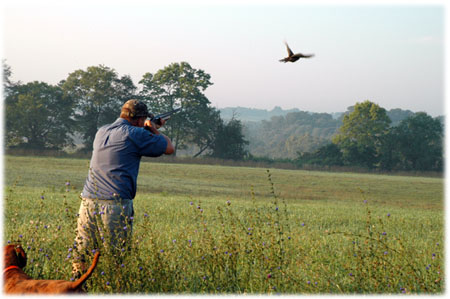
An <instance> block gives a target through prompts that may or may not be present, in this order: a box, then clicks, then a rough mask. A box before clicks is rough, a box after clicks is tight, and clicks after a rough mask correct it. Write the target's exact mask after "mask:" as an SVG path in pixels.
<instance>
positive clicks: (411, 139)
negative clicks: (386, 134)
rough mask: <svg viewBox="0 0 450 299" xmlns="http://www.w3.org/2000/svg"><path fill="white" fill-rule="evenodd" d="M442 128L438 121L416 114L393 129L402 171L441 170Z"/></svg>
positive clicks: (421, 113) (423, 114)
mask: <svg viewBox="0 0 450 299" xmlns="http://www.w3.org/2000/svg"><path fill="white" fill-rule="evenodd" d="M443 131H444V130H443V127H442V124H441V121H440V120H439V119H433V118H432V117H431V116H429V115H427V114H426V113H424V112H419V113H416V114H414V115H412V116H410V117H408V118H407V119H405V120H403V121H402V122H401V123H400V124H399V125H398V126H397V127H395V128H394V130H393V134H394V136H395V140H396V144H397V147H398V148H397V150H398V152H399V156H400V158H399V159H400V163H401V165H402V168H404V169H415V170H442V168H443V158H442V156H443V144H442V142H443V134H444V132H443Z"/></svg>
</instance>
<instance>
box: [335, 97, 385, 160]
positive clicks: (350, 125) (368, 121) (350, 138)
mask: <svg viewBox="0 0 450 299" xmlns="http://www.w3.org/2000/svg"><path fill="white" fill-rule="evenodd" d="M390 122H391V121H390V119H389V117H388V116H387V114H386V110H385V109H384V108H381V107H380V106H378V105H377V104H375V103H372V102H370V101H365V102H363V103H356V105H355V106H354V111H353V112H351V113H349V114H346V115H345V116H344V118H343V123H342V126H341V127H340V128H339V133H338V134H337V135H336V136H335V137H334V138H333V143H335V144H336V145H337V146H338V147H339V148H340V149H341V151H342V154H343V159H344V162H345V163H346V164H348V165H356V166H364V167H368V168H374V167H376V166H377V164H378V162H379V160H380V151H381V144H382V140H383V138H384V136H385V135H386V134H387V133H388V131H389V124H390Z"/></svg>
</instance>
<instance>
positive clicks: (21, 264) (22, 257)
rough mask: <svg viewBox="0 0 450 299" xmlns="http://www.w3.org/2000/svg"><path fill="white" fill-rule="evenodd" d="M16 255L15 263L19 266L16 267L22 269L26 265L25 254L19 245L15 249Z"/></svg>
mask: <svg viewBox="0 0 450 299" xmlns="http://www.w3.org/2000/svg"><path fill="white" fill-rule="evenodd" d="M16 254H17V262H18V264H19V265H18V266H19V267H20V268H24V267H25V266H26V265H27V254H26V253H25V250H23V248H22V247H21V246H20V245H19V246H17V247H16Z"/></svg>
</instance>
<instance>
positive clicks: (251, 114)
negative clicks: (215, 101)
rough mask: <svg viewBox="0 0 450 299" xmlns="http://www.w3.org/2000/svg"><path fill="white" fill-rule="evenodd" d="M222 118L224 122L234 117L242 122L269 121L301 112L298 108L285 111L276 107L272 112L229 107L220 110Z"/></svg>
mask: <svg viewBox="0 0 450 299" xmlns="http://www.w3.org/2000/svg"><path fill="white" fill-rule="evenodd" d="M219 111H220V116H221V117H222V119H223V120H230V119H231V118H232V117H233V116H234V117H235V118H236V119H239V120H242V121H262V120H269V119H271V118H272V116H285V115H286V114H288V113H291V112H299V111H300V110H299V109H297V108H294V109H288V110H283V109H282V108H281V107H278V106H275V107H274V108H273V109H272V110H264V109H255V108H244V107H227V108H222V109H219Z"/></svg>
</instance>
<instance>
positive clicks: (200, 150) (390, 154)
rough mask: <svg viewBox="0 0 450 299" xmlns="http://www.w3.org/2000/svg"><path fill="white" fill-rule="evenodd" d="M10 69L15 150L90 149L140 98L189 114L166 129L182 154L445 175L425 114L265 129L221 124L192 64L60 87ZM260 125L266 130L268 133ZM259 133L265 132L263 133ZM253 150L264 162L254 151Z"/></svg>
mask: <svg viewBox="0 0 450 299" xmlns="http://www.w3.org/2000/svg"><path fill="white" fill-rule="evenodd" d="M11 75H12V70H11V68H10V67H9V66H8V65H7V64H6V62H5V61H4V62H3V82H4V83H3V84H4V86H3V87H4V100H5V107H6V109H5V118H6V122H5V124H6V130H5V145H6V147H7V148H8V149H14V148H23V149H33V150H49V149H50V150H63V149H67V148H70V147H73V146H74V136H81V140H82V143H83V144H82V147H81V149H80V150H81V151H86V152H88V151H90V150H91V149H92V143H93V140H94V137H95V134H96V132H97V130H98V128H99V127H101V126H102V125H105V124H108V123H112V122H113V121H114V120H115V119H116V118H117V117H118V116H119V113H120V108H121V106H122V105H123V103H125V102H126V101H127V100H129V99H131V98H135V99H139V100H141V101H144V102H145V103H146V104H147V105H148V107H149V110H150V111H152V112H153V113H154V114H158V113H163V112H167V111H170V110H172V109H174V108H178V107H182V109H183V112H182V113H178V114H175V115H173V116H172V118H171V119H170V121H168V122H167V123H166V126H165V127H164V133H165V134H166V135H168V136H169V137H170V138H171V139H172V141H173V143H174V146H175V149H176V151H181V150H185V149H187V148H190V149H192V148H194V149H195V150H194V151H192V150H191V151H190V152H191V153H192V156H194V157H198V156H210V157H214V158H221V159H233V160H267V161H269V160H273V159H271V158H270V157H269V156H272V157H274V156H275V155H276V154H278V156H275V157H278V158H280V157H284V158H285V160H286V161H288V162H290V163H293V164H295V165H297V166H299V167H304V166H305V165H316V166H320V167H330V166H356V167H363V168H368V169H382V170H425V171H426V170H433V171H442V169H443V145H442V143H443V123H442V120H441V119H440V118H433V117H431V116H429V115H427V114H426V113H424V112H419V113H412V112H408V114H407V115H408V116H407V117H406V118H405V115H404V113H403V112H402V111H400V109H394V110H391V111H389V113H388V112H387V111H386V110H385V109H384V108H382V107H380V106H378V105H377V104H375V103H372V102H370V101H365V102H362V103H356V104H355V105H354V106H352V107H349V110H348V111H347V112H346V113H344V114H343V115H342V116H341V117H340V118H339V119H333V118H332V116H331V115H330V114H326V113H316V114H311V113H308V112H303V111H298V112H291V113H288V114H286V115H285V116H277V117H272V119H271V120H270V121H262V122H261V124H260V125H255V124H251V123H246V124H245V126H244V125H243V123H242V122H241V120H239V119H237V118H235V117H232V118H231V119H230V120H228V121H224V120H223V119H222V118H221V115H220V111H219V110H217V109H216V108H214V107H212V106H211V103H210V101H209V100H208V98H207V97H206V96H205V90H206V89H207V88H208V87H209V86H211V85H212V84H213V83H212V82H211V77H210V75H209V74H207V73H206V72H205V71H203V70H200V69H195V68H192V67H191V66H190V65H189V64H188V63H187V62H181V63H172V64H170V65H169V66H166V67H164V68H163V69H161V70H158V71H157V72H156V73H153V74H152V73H150V72H148V73H146V74H144V75H143V77H142V79H141V80H140V81H139V82H138V84H139V88H138V86H136V85H135V84H134V82H133V81H132V79H131V77H130V76H128V75H124V76H119V74H118V73H117V72H116V71H115V70H114V69H111V68H109V67H107V66H104V65H99V66H90V67H88V68H87V69H85V70H76V71H74V72H72V73H70V74H69V75H68V77H67V78H65V79H63V80H61V81H60V82H59V83H58V84H56V85H51V84H47V83H45V82H38V81H34V82H30V83H26V84H23V83H21V82H13V81H12V80H11ZM258 126H259V127H258ZM257 127H258V128H257ZM249 144H250V145H251V146H252V148H253V150H255V149H257V150H259V151H262V152H263V156H255V155H252V154H250V151H249Z"/></svg>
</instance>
